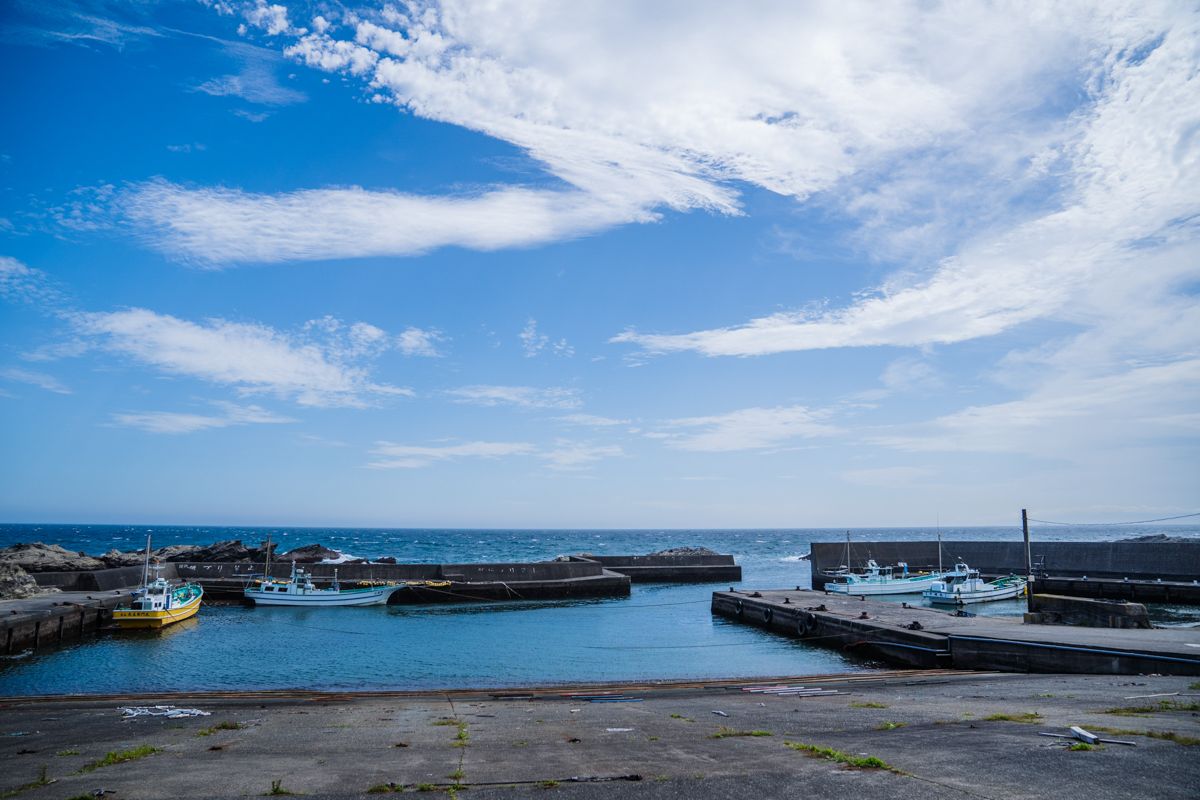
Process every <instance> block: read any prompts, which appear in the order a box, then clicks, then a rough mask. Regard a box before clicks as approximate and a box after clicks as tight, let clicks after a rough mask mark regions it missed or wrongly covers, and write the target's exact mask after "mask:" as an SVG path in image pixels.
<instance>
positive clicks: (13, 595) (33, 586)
mask: <svg viewBox="0 0 1200 800" xmlns="http://www.w3.org/2000/svg"><path fill="white" fill-rule="evenodd" d="M57 591H58V589H56V588H53V587H51V588H49V589H43V588H42V587H40V586H38V585H37V581H35V580H34V579H33V578H32V577H31V576H30V575H29V573H28V572H26V571H25V570H23V569H21V568H20V567H19V566H17V565H16V564H14V563H12V562H0V600H20V599H22V598H25V597H33V596H34V595H37V594H46V593H49V592H57Z"/></svg>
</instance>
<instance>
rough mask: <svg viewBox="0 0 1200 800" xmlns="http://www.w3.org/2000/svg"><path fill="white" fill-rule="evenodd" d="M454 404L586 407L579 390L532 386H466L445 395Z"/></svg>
mask: <svg viewBox="0 0 1200 800" xmlns="http://www.w3.org/2000/svg"><path fill="white" fill-rule="evenodd" d="M446 394H447V395H449V396H450V397H452V398H453V399H454V401H455V402H458V403H466V404H468V405H476V406H500V405H508V406H516V407H517V408H524V409H539V408H562V409H567V408H578V407H579V406H580V405H582V404H583V401H582V400H581V399H580V397H579V391H578V390H576V389H565V388H560V387H549V388H544V389H540V388H536V387H533V386H488V385H479V386H463V387H461V388H458V389H450V390H448V391H447V392H446Z"/></svg>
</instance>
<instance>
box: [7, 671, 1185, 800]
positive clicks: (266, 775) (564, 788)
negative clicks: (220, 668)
mask: <svg viewBox="0 0 1200 800" xmlns="http://www.w3.org/2000/svg"><path fill="white" fill-rule="evenodd" d="M772 682H773V683H779V682H780V681H772ZM783 683H787V684H789V685H806V686H823V687H825V688H827V689H836V690H838V694H831V695H825V696H812V697H798V696H764V695H761V694H752V693H748V692H745V691H742V690H741V688H740V686H739V685H737V684H731V683H724V684H722V683H714V684H708V685H699V684H692V685H687V686H669V685H659V686H654V687H640V688H636V689H635V688H627V689H625V690H624V692H625V694H627V695H628V696H630V697H634V698H641V702H620V703H592V702H588V701H586V700H579V699H571V698H568V697H566V696H565V695H564V693H563V690H554V691H552V692H551V691H547V690H540V691H538V692H535V693H534V696H533V699H497V698H495V697H493V696H490V695H488V694H486V693H477V694H472V693H455V694H452V695H442V696H436V695H423V696H415V695H414V696H399V695H387V696H384V695H374V696H372V695H337V696H331V695H304V694H297V695H296V696H293V697H278V696H270V695H259V696H251V695H247V696H242V697H238V696H233V697H228V696H227V697H217V696H186V695H181V696H177V697H173V698H172V697H156V698H140V699H137V700H130V699H121V698H107V699H102V700H98V699H67V700H55V701H29V700H22V699H19V698H9V699H7V700H0V797H20V798H22V799H24V798H29V800H42V798H55V799H56V800H65V799H66V798H76V797H81V796H88V795H91V796H97V795H95V794H94V793H96V792H101V791H103V792H105V793H104V794H103V795H99V796H103V797H106V798H110V800H127V799H128V800H134V799H135V798H161V797H171V798H223V797H230V798H233V797H249V796H259V795H263V794H267V793H269V792H270V791H271V788H272V784H273V783H274V782H276V781H278V784H276V785H277V786H278V787H279V789H280V791H287V792H292V793H296V794H302V795H303V796H305V797H309V798H341V797H360V796H363V797H365V796H367V795H366V792H367V790H368V789H370V788H371V787H381V788H387V787H388V785H389V784H391V785H393V786H394V787H395V788H396V789H397V790H402V791H404V792H410V793H412V792H418V791H425V792H442V793H446V794H450V795H452V796H455V795H457V796H469V797H472V798H480V800H483V799H484V798H593V797H595V798H600V797H604V798H609V797H629V798H647V799H648V800H649V799H650V798H655V799H657V798H664V799H665V798H689V800H694V799H695V798H726V797H728V798H738V799H739V800H742V799H744V798H788V799H789V800H794V798H805V797H833V796H840V797H847V796H849V797H854V798H856V800H872V799H873V798H887V800H896V799H897V798H907V797H921V798H923V799H924V800H941V798H996V799H997V800H1000V799H1001V798H1003V800H1015V799H1016V798H1050V797H1053V798H1062V797H1088V798H1090V799H1091V800H1104V799H1105V798H1135V797H1136V798H1164V799H1165V798H1195V797H1197V796H1200V713H1198V711H1196V710H1192V709H1200V706H1198V705H1196V704H1197V702H1198V701H1200V690H1197V689H1193V688H1191V687H1193V686H1195V685H1196V684H1195V683H1194V679H1189V678H1172V677H1158V676H1078V675H998V674H974V673H911V674H904V673H895V674H890V675H889V674H871V675H868V676H843V677H840V678H828V679H824V680H811V679H810V680H804V679H793V680H789V681H783ZM571 691H581V690H571ZM1146 695H1166V696H1157V697H1145V696H1146ZM1164 701H1165V702H1166V703H1167V704H1170V705H1169V707H1163V706H1161V705H1159V704H1160V703H1163V702H1164ZM156 702H170V703H173V704H175V705H178V706H181V707H195V708H201V709H203V710H205V711H209V712H211V716H208V717H199V718H188V719H164V718H160V717H154V718H151V717H141V718H134V719H123V718H122V714H121V712H120V711H119V708H120V707H121V706H124V705H145V704H150V703H156ZM1121 707H1152V710H1147V711H1142V712H1137V713H1138V715H1137V716H1128V715H1117V714H1112V713H1107V712H1108V710H1109V709H1113V708H1121ZM717 711H719V712H722V714H723V715H721V714H716V713H713V712H717ZM1030 713H1034V714H1038V715H1040V716H1039V717H1037V718H1034V719H1033V721H1031V722H1018V721H1009V720H1002V719H993V720H989V719H987V718H988V717H989V716H993V715H1008V716H1012V717H1016V718H1020V715H1025V714H1030ZM221 723H229V725H228V726H227V727H228V728H231V729H219V727H218V726H220V724H221ZM1071 725H1080V726H1083V727H1084V728H1089V729H1092V730H1095V729H1097V728H1100V727H1110V728H1119V729H1123V730H1125V731H1129V732H1124V733H1120V734H1115V733H1114V734H1101V735H1104V736H1108V737H1110V738H1114V739H1122V740H1127V741H1132V742H1136V747H1127V746H1121V745H1115V744H1110V745H1105V746H1103V747H1102V748H1098V749H1095V750H1090V751H1072V750H1070V749H1068V747H1067V744H1068V743H1067V742H1066V740H1060V739H1052V738H1047V737H1042V736H1038V732H1039V731H1048V732H1055V733H1065V732H1066V729H1067V728H1068V726H1071ZM214 727H218V729H216V730H213V728H214ZM1145 731H1156V732H1168V733H1173V734H1175V735H1176V736H1177V737H1184V736H1187V737H1193V740H1194V741H1196V742H1197V743H1198V744H1192V745H1188V744H1179V743H1176V742H1175V741H1171V740H1166V739H1161V738H1151V737H1148V736H1146V735H1143V734H1142V733H1140V732H1145ZM751 732H758V734H759V735H744V734H749V733H751ZM736 734H743V735H736ZM789 743H801V744H809V745H815V746H819V747H828V748H832V749H834V750H837V751H842V752H843V753H845V754H848V755H850V756H855V757H860V756H873V757H876V758H878V759H881V760H882V761H883V762H886V763H887V764H888V765H890V766H891V767H892V769H891V770H888V769H864V768H857V767H850V766H846V765H843V764H839V763H837V762H835V761H832V760H828V759H826V758H822V757H818V756H814V755H811V754H808V753H806V752H803V751H799V750H797V749H794V748H792V747H789V746H788V744H789ZM143 745H150V746H154V747H159V748H162V750H161V751H160V752H157V753H153V754H151V755H148V756H145V757H143V758H140V759H136V760H131V761H126V762H123V763H117V764H111V765H108V766H101V767H98V768H95V769H93V770H91V771H84V772H81V770H82V769H84V768H85V767H86V765H88V764H90V763H92V762H95V761H97V760H99V759H102V758H103V757H104V756H105V754H107V753H110V752H114V751H125V750H129V749H131V748H136V747H139V746H143ZM43 766H45V768H46V779H47V780H49V781H52V782H51V783H49V784H47V785H40V786H39V785H30V786H28V787H27V788H22V787H25V786H26V785H27V784H36V783H37V782H38V778H39V773H40V770H41V768H42V767H43ZM633 776H638V777H639V778H640V779H637V780H634V779H633ZM455 784H457V785H458V787H457V788H452V787H453V786H454V785H455ZM8 792H11V794H9V793H8ZM371 796H375V795H371Z"/></svg>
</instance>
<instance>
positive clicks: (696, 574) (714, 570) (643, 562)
mask: <svg viewBox="0 0 1200 800" xmlns="http://www.w3.org/2000/svg"><path fill="white" fill-rule="evenodd" d="M571 560H572V561H592V562H595V563H598V564H600V565H602V566H603V567H605V568H606V569H608V570H611V571H613V572H618V573H620V574H622V575H628V576H629V578H630V580H632V581H633V582H634V583H726V582H731V581H732V582H734V583H736V582H738V581H740V580H741V579H742V568H741V567H740V566H738V565H737V564H736V563H734V560H733V556H728V555H678V556H593V555H588V556H572V557H571Z"/></svg>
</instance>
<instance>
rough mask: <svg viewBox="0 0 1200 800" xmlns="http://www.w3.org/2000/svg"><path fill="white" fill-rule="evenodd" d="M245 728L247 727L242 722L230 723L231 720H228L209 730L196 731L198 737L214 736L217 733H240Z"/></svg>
mask: <svg viewBox="0 0 1200 800" xmlns="http://www.w3.org/2000/svg"><path fill="white" fill-rule="evenodd" d="M244 727H246V726H245V725H243V724H242V723H240V722H230V721H229V720H226V721H225V722H218V723H217V724H216V725H213V726H211V727H208V728H201V729H200V730H198V731H196V735H197V736H212V735H213V734H214V733H216V732H217V731H240V730H241V729H242V728H244Z"/></svg>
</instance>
